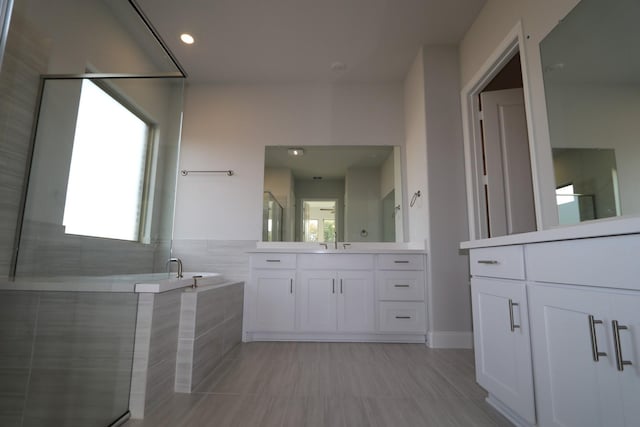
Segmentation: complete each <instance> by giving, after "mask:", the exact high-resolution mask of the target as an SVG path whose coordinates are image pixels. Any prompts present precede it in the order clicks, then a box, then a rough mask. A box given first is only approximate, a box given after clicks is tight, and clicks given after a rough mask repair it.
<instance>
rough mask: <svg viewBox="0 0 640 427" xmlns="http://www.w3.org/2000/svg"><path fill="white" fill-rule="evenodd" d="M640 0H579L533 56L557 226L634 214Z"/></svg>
mask: <svg viewBox="0 0 640 427" xmlns="http://www.w3.org/2000/svg"><path fill="white" fill-rule="evenodd" d="M638 22H640V2H638V1H637V0H617V1H615V2H605V1H602V0H582V1H581V2H580V3H579V4H578V5H577V6H576V7H575V8H574V9H573V10H572V11H571V13H570V14H569V15H568V16H567V17H566V18H565V19H563V20H562V22H560V23H559V24H558V25H557V27H556V28H555V29H554V30H553V31H552V32H551V33H550V34H549V35H548V36H547V37H546V38H545V39H544V40H543V41H542V43H541V44H540V51H541V56H542V65H543V72H544V86H545V95H546V100H547V110H548V114H549V132H550V136H551V147H552V153H553V165H554V172H555V180H556V199H557V205H558V214H559V215H558V216H559V221H560V224H562V225H565V224H575V223H578V222H581V221H587V220H593V219H599V218H607V217H614V216H619V215H638V214H640V190H638V183H639V182H640V55H638V40H640V26H639V25H638Z"/></svg>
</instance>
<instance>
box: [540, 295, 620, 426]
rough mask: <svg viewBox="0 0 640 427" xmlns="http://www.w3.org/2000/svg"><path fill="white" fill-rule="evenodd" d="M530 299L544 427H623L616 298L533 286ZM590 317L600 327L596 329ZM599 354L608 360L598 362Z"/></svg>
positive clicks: (602, 358) (600, 359) (541, 416)
mask: <svg viewBox="0 0 640 427" xmlns="http://www.w3.org/2000/svg"><path fill="white" fill-rule="evenodd" d="M528 297H529V314H530V320H531V337H532V339H531V345H532V347H533V365H534V366H535V374H534V376H535V383H536V402H537V408H538V420H539V423H540V425H541V426H558V427H559V426H580V427H588V426H605V425H606V426H617V425H621V420H620V417H621V413H622V407H621V404H620V401H619V400H618V398H617V396H619V393H618V392H615V390H616V388H617V386H616V378H615V376H614V375H611V374H612V369H615V368H614V364H615V360H614V359H615V355H614V353H613V352H612V350H613V349H612V348H611V346H610V344H609V343H610V342H612V340H611V332H612V331H611V325H610V322H608V321H607V315H608V313H609V310H610V307H609V301H610V295H609V294H607V293H604V292H594V291H588V290H582V289H575V288H569V287H567V286H562V285H559V286H551V285H548V286H547V285H528ZM589 316H593V318H592V319H593V320H595V321H596V323H595V324H593V328H592V327H591V326H592V323H591V322H590V321H589V319H590V317H589ZM600 321H602V323H599V322H600ZM592 331H593V333H592ZM596 349H597V351H599V352H602V353H606V355H601V356H599V357H594V351H596ZM596 358H597V359H598V361H596V360H595V359H596ZM612 391H613V392H612Z"/></svg>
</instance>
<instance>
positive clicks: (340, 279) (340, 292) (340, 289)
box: [340, 279, 344, 294]
mask: <svg viewBox="0 0 640 427" xmlns="http://www.w3.org/2000/svg"><path fill="white" fill-rule="evenodd" d="M340 293H341V294H343V293H344V292H342V279H340Z"/></svg>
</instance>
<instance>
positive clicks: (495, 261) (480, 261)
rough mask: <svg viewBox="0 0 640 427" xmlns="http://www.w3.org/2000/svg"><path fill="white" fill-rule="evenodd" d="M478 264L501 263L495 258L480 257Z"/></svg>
mask: <svg viewBox="0 0 640 427" xmlns="http://www.w3.org/2000/svg"><path fill="white" fill-rule="evenodd" d="M478 264H490V265H495V264H500V263H499V262H498V261H497V260H495V259H479V260H478Z"/></svg>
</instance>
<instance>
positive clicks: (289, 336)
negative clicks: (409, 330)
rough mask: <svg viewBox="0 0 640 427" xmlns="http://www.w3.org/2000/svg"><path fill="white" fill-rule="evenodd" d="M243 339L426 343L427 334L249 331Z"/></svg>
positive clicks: (245, 340) (247, 340)
mask: <svg viewBox="0 0 640 427" xmlns="http://www.w3.org/2000/svg"><path fill="white" fill-rule="evenodd" d="M243 341H244V342H251V341H311V342H383V343H424V342H425V336H424V335H419V334H392V333H387V334H383V333H378V334H367V333H360V334H358V333H317V332H247V333H245V335H244V340H243Z"/></svg>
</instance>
